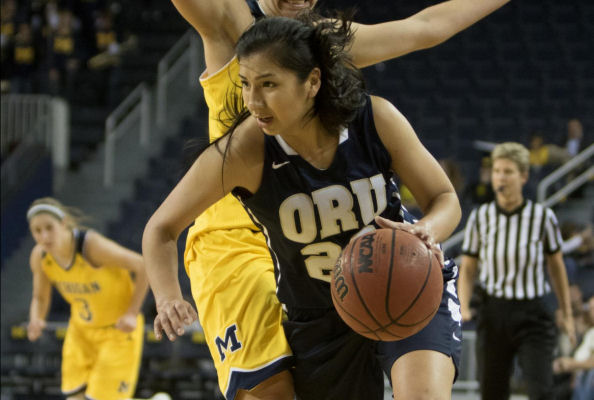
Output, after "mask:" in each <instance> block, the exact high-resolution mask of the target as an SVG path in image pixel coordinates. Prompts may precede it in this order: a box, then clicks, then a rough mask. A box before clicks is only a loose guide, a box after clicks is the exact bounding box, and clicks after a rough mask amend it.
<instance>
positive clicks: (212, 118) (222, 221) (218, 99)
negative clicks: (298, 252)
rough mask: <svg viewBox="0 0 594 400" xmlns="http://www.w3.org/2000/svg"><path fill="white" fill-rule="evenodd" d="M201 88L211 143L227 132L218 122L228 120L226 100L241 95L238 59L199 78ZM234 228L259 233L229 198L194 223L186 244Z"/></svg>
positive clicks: (237, 204)
mask: <svg viewBox="0 0 594 400" xmlns="http://www.w3.org/2000/svg"><path fill="white" fill-rule="evenodd" d="M200 84H201V85H202V88H203V89H204V99H205V101H206V104H207V105H208V120H209V121H208V134H209V139H210V141H211V142H213V141H214V140H216V139H218V138H220V137H221V136H223V135H224V134H225V133H226V131H227V128H226V127H225V126H224V124H222V123H221V122H220V120H223V121H224V120H226V119H227V117H228V116H227V115H226V114H225V104H226V102H227V98H228V96H229V95H231V94H232V93H233V92H235V93H236V94H238V95H241V85H240V84H239V61H238V60H237V57H234V58H233V59H232V60H231V61H229V63H228V64H227V65H225V66H224V67H223V68H222V69H221V70H219V71H218V72H216V73H215V74H213V75H211V76H208V77H206V78H204V79H203V78H202V77H201V78H200ZM236 228H248V229H251V230H254V231H259V229H258V228H257V227H256V226H255V225H254V223H253V222H252V220H251V219H250V217H249V216H248V214H247V212H246V211H245V210H244V209H243V206H242V205H241V204H240V203H239V201H238V200H237V199H236V198H235V197H233V195H231V194H228V195H227V196H225V197H224V198H223V199H221V200H219V201H218V202H217V203H215V204H213V205H212V206H211V207H210V208H208V209H207V210H206V211H205V212H204V213H202V215H200V216H199V217H198V218H197V219H196V221H195V223H194V225H193V226H192V227H191V228H190V230H189V232H188V238H187V242H186V243H192V241H193V240H194V238H195V237H196V236H197V235H198V234H200V233H202V232H207V231H213V230H219V229H236ZM263 245H265V243H263ZM186 248H187V246H186Z"/></svg>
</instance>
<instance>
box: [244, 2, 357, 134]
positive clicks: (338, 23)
mask: <svg viewBox="0 0 594 400" xmlns="http://www.w3.org/2000/svg"><path fill="white" fill-rule="evenodd" d="M352 37H353V33H352V31H351V23H350V22H349V21H348V20H347V16H346V14H342V15H340V16H339V17H338V18H335V19H328V18H322V17H321V16H319V15H318V14H316V13H314V12H306V13H303V14H301V15H300V16H299V17H298V18H297V19H293V18H285V17H269V18H263V19H262V20H260V21H258V22H257V23H256V24H254V25H253V26H252V27H251V28H250V29H248V30H247V31H245V32H244V33H243V35H241V37H240V38H239V41H238V42H237V46H236V53H237V58H238V59H239V60H241V59H242V58H243V57H247V56H249V55H252V54H254V53H260V52H266V54H267V55H268V56H269V57H270V58H271V59H272V60H273V61H274V62H275V63H276V64H277V65H278V66H280V67H281V68H284V69H287V70H290V71H293V72H294V73H295V74H296V75H297V78H298V79H299V80H300V81H301V82H304V81H305V80H306V79H307V77H308V76H309V74H310V73H311V71H312V70H313V69H314V68H316V67H317V68H319V69H320V71H321V86H320V90H319V91H318V93H317V95H316V98H315V101H314V106H313V109H312V110H311V113H310V115H309V117H314V116H318V118H320V121H321V123H322V125H323V126H324V128H325V129H326V130H327V131H328V132H330V133H331V134H336V135H338V133H339V132H340V130H341V128H343V127H344V126H346V125H348V123H349V122H351V121H352V120H353V119H354V118H355V115H356V113H357V110H358V109H359V108H360V107H361V106H362V105H363V104H364V102H365V85H364V81H363V77H362V74H361V72H360V71H359V70H358V69H357V68H355V67H354V66H353V64H352V63H351V59H350V57H349V55H348V53H347V52H346V51H345V49H346V48H347V47H348V46H349V45H350V43H351V40H352Z"/></svg>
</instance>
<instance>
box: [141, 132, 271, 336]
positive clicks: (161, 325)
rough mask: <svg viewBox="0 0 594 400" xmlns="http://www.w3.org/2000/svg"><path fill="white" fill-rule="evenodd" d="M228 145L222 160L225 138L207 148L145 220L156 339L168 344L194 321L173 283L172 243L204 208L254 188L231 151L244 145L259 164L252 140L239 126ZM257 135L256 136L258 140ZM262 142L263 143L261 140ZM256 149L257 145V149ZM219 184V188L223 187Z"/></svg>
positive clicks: (254, 177) (254, 180)
mask: <svg viewBox="0 0 594 400" xmlns="http://www.w3.org/2000/svg"><path fill="white" fill-rule="evenodd" d="M234 135H236V136H237V137H234V138H233V141H232V145H231V146H230V149H229V152H228V153H227V156H226V158H225V166H224V169H223V155H222V154H221V152H220V151H219V150H222V149H224V148H225V147H226V143H227V140H228V138H229V136H225V137H223V138H222V139H221V140H219V141H218V142H215V143H213V144H212V145H210V146H209V147H208V148H207V149H206V150H205V151H204V152H203V153H202V154H201V155H200V157H198V159H197V160H196V161H195V162H194V164H193V165H192V167H190V169H189V170H188V172H187V173H186V175H185V176H184V177H183V178H182V179H181V180H180V182H179V183H178V184H177V185H176V186H175V188H174V189H173V191H172V192H171V193H170V194H169V195H168V196H167V198H166V199H165V201H164V202H163V203H162V204H161V205H160V206H159V208H158V209H157V211H155V213H154V214H153V215H152V216H151V218H150V219H149V221H148V223H147V225H146V227H145V229H144V234H143V237H142V253H143V256H144V260H145V265H146V270H147V274H148V278H149V283H150V286H151V289H152V290H153V293H154V295H155V301H156V304H157V317H156V318H155V335H156V336H157V338H160V337H161V335H162V332H165V333H166V334H167V336H168V337H169V339H170V340H174V339H175V338H176V336H179V335H181V334H183V332H184V325H186V324H189V323H191V322H192V321H193V320H194V319H196V312H195V311H194V309H193V307H192V306H191V305H190V304H189V303H187V302H186V301H184V300H183V297H182V292H181V288H180V285H179V279H178V274H177V272H178V271H177V270H178V267H177V265H178V261H177V239H178V237H179V235H180V234H181V232H182V231H183V230H184V229H185V228H186V227H187V226H188V225H190V223H191V222H192V221H193V220H194V219H195V218H196V217H198V216H199V215H200V214H201V213H202V212H204V211H205V210H206V209H207V208H208V207H210V206H211V205H212V204H214V203H215V202H216V201H218V200H220V199H221V198H222V197H223V196H225V195H226V194H227V193H229V192H230V191H231V190H232V189H233V188H235V187H237V186H242V187H245V188H246V189H248V190H252V191H253V190H255V189H257V185H259V179H260V175H261V172H262V171H261V167H260V171H259V174H258V172H257V169H254V168H253V167H252V166H251V165H248V163H249V164H252V165H253V163H251V161H249V162H248V161H246V160H245V159H242V158H241V157H239V156H237V157H236V154H237V152H236V149H237V147H238V146H236V145H241V144H242V143H244V144H245V145H246V146H251V148H250V147H248V149H250V150H251V152H243V153H242V154H248V155H250V156H252V155H253V154H256V155H257V156H256V158H257V157H258V156H259V157H260V158H262V159H263V151H262V152H258V151H254V150H255V149H256V148H258V146H257V141H256V144H254V141H250V140H242V139H241V136H242V135H241V127H239V128H237V131H236V132H235V134H234ZM260 136H261V135H260ZM261 140H263V139H261ZM260 147H261V146H260ZM223 185H224V186H223Z"/></svg>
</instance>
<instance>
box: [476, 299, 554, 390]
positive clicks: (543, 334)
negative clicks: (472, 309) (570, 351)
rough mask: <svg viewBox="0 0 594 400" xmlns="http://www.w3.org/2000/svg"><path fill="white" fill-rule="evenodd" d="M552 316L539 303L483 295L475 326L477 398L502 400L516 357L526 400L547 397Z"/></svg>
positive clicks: (550, 371) (551, 343) (551, 342)
mask: <svg viewBox="0 0 594 400" xmlns="http://www.w3.org/2000/svg"><path fill="white" fill-rule="evenodd" d="M556 340H557V328H556V326H555V321H554V316H553V314H552V312H551V310H549V309H548V308H547V306H546V305H545V304H544V302H543V300H542V299H536V300H503V299H497V298H494V297H490V296H484V300H483V302H482V305H481V307H480V312H479V318H478V325H477V343H476V346H477V348H476V354H477V361H478V367H479V370H478V376H479V381H480V390H481V398H482V400H507V399H509V397H510V378H511V375H512V368H513V362H514V357H516V356H517V358H518V361H519V364H520V368H521V370H522V377H523V380H524V384H525V387H526V390H527V392H528V393H527V394H528V396H529V397H530V400H545V399H553V398H554V394H553V371H552V362H553V351H554V349H555V345H556Z"/></svg>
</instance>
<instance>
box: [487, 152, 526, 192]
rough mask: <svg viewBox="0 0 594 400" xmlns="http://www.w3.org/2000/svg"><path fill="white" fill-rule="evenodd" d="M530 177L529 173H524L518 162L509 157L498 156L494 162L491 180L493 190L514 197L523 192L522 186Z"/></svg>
mask: <svg viewBox="0 0 594 400" xmlns="http://www.w3.org/2000/svg"><path fill="white" fill-rule="evenodd" d="M527 179H528V174H527V173H522V172H521V171H520V168H519V167H518V164H516V163H515V162H514V161H512V160H509V159H507V158H498V159H496V160H495V161H494V162H493V168H492V169H491V181H492V184H493V190H494V191H495V193H497V194H498V195H502V196H505V197H513V196H518V195H521V194H522V186H524V184H525V183H526V181H527Z"/></svg>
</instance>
